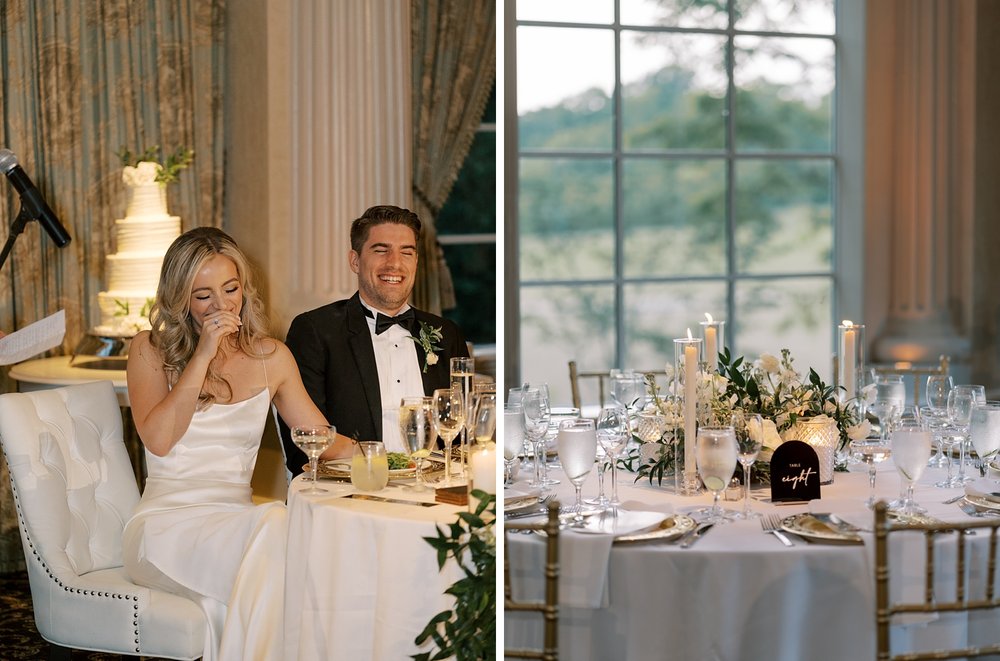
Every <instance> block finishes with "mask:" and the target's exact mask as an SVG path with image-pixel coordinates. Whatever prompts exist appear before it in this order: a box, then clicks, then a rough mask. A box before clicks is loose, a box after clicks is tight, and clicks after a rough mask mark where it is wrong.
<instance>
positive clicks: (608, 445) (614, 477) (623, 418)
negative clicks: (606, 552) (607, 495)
mask: <svg viewBox="0 0 1000 661" xmlns="http://www.w3.org/2000/svg"><path fill="white" fill-rule="evenodd" d="M629 433H630V432H629V422H628V410H626V408H625V407H624V406H621V405H614V406H605V407H604V408H602V409H601V412H600V413H599V414H598V416H597V442H598V443H600V444H601V447H602V448H604V452H605V453H606V454H607V456H608V461H610V462H611V501H610V503H609V505H610V508H611V510H612V511H617V509H618V506H619V505H620V504H621V501H620V500H618V466H617V464H618V457H619V456H621V453H622V452H623V451H624V450H625V446H626V444H627V443H628V439H629Z"/></svg>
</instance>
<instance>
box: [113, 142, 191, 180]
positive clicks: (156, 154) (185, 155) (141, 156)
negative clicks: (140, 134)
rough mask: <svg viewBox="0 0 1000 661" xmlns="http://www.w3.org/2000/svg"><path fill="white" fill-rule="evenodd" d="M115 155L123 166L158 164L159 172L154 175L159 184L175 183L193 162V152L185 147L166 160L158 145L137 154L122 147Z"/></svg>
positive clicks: (178, 149) (176, 150) (179, 148)
mask: <svg viewBox="0 0 1000 661" xmlns="http://www.w3.org/2000/svg"><path fill="white" fill-rule="evenodd" d="M117 154H118V158H119V159H120V160H121V163H122V165H123V166H124V165H131V166H133V167H135V166H136V165H138V164H139V163H141V162H143V161H149V162H152V163H159V165H160V170H159V172H158V173H157V175H156V181H158V182H160V183H161V184H170V183H173V182H175V181H177V178H178V176H179V175H180V172H181V170H183V169H185V168H187V167H188V166H189V165H191V162H192V161H193V160H194V150H193V149H188V148H187V147H178V148H177V149H175V150H174V152H173V153H172V154H170V155H169V156H167V158H166V160H163V158H162V155H163V151H162V150H161V149H160V145H153V146H152V147H146V149H145V151H143V152H142V153H137V154H133V153H132V152H131V151H130V150H129V149H128V148H127V147H126V146H125V145H122V146H121V148H119V150H118V152H117Z"/></svg>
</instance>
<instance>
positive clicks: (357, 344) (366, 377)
mask: <svg viewBox="0 0 1000 661" xmlns="http://www.w3.org/2000/svg"><path fill="white" fill-rule="evenodd" d="M355 297H357V294H355ZM347 330H348V332H349V335H348V338H347V343H348V345H349V346H350V349H351V355H352V356H353V357H354V364H355V365H356V366H357V368H358V374H359V375H360V377H361V389H362V391H364V393H365V399H366V400H367V403H368V412H369V414H370V415H371V421H372V427H373V428H374V429H375V434H376V436H377V438H376V439H358V440H379V441H380V440H382V396H381V392H380V390H379V385H378V366H377V365H376V363H375V348H374V347H373V346H372V336H371V331H369V330H368V322H367V321H366V320H365V313H364V310H363V308H362V306H361V302H360V300H352V301H351V305H350V306H349V307H348V310H347Z"/></svg>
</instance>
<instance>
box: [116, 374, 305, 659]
mask: <svg viewBox="0 0 1000 661" xmlns="http://www.w3.org/2000/svg"><path fill="white" fill-rule="evenodd" d="M270 404H271V402H270V398H269V391H268V389H267V388H265V389H264V390H262V391H261V392H260V393H258V394H257V395H254V396H253V397H251V398H249V399H246V400H244V401H242V402H237V403H234V404H212V405H211V406H209V407H208V408H207V409H205V410H203V411H197V412H195V414H194V417H193V418H192V420H191V424H190V426H189V427H188V430H187V432H185V434H184V436H183V437H182V438H181V439H180V440H179V441H178V442H177V444H176V445H175V446H174V447H173V448H172V449H171V450H170V452H169V453H168V454H167V456H165V457H157V456H155V455H153V454H151V453H150V452H148V451H147V452H146V468H147V474H148V477H147V478H146V487H145V490H144V491H143V494H142V499H141V500H140V502H139V504H138V506H137V507H136V510H135V512H134V514H133V516H132V518H131V519H130V520H129V522H128V523H127V524H126V526H125V530H124V532H123V537H122V555H123V557H124V564H125V569H126V571H127V572H128V574H129V576H131V577H132V580H133V581H135V582H136V583H138V584H140V585H146V586H149V587H156V588H160V589H163V590H167V591H170V592H174V593H177V594H181V595H184V596H186V597H188V598H190V599H192V600H194V601H195V602H197V603H198V604H200V605H201V607H202V609H203V610H204V611H205V614H206V615H207V616H208V623H209V627H208V634H207V639H206V641H205V653H204V660H205V661H215V660H216V659H226V660H228V659H239V660H243V659H280V658H281V651H282V622H283V619H284V576H285V542H286V528H287V522H286V512H285V506H284V505H283V504H281V503H277V502H275V503H268V504H265V505H254V504H253V502H252V500H251V490H250V478H251V476H252V474H253V468H254V464H255V463H256V461H257V450H258V449H259V447H260V439H261V434H262V433H263V430H264V423H265V422H266V420H267V415H268V411H269V409H270Z"/></svg>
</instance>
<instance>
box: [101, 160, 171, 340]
mask: <svg viewBox="0 0 1000 661" xmlns="http://www.w3.org/2000/svg"><path fill="white" fill-rule="evenodd" d="M159 169H160V166H159V164H157V163H150V162H145V161H144V162H142V163H139V164H138V165H137V166H136V167H132V166H126V167H125V170H124V172H123V173H122V181H124V182H125V185H126V186H127V187H128V190H129V201H128V208H127V210H126V212H125V218H123V219H119V220H116V221H115V238H116V242H117V247H118V252H116V253H115V254H113V255H108V256H107V262H106V266H107V284H108V290H107V291H102V292H100V293H99V294H98V295H97V300H98V304H99V305H100V307H101V325H100V326H98V327H96V328H95V329H94V330H93V333H94V334H95V335H103V336H110V337H132V336H133V335H135V334H136V333H138V332H139V331H140V330H145V329H148V328H149V306H150V305H151V304H152V302H153V299H154V297H155V296H156V286H157V284H158V282H159V280H160V267H161V265H162V264H163V255H164V253H166V251H167V248H169V247H170V244H171V243H173V240H174V239H176V238H177V236H178V235H179V234H180V230H181V219H180V217H179V216H171V215H170V214H168V213H167V191H166V187H165V185H164V184H161V183H159V182H157V181H156V180H155V179H156V174H157V172H158V171H159Z"/></svg>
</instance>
